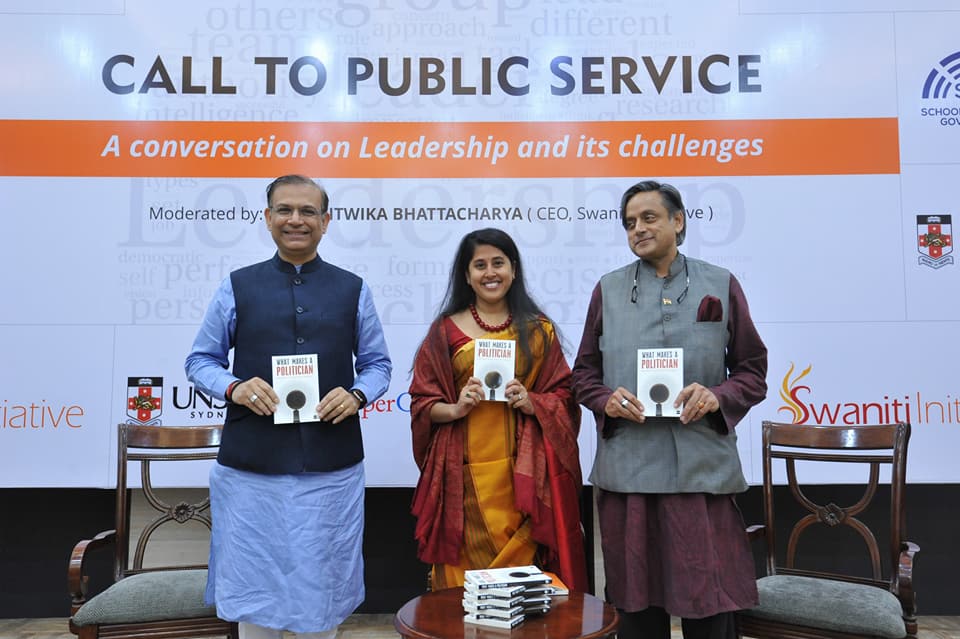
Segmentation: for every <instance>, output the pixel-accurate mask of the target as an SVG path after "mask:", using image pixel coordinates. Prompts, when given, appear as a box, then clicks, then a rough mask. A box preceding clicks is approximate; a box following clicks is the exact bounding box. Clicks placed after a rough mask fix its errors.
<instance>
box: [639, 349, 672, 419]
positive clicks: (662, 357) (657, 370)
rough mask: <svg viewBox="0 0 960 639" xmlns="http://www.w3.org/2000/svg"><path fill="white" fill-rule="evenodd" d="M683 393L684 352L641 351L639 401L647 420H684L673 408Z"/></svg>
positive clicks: (665, 350)
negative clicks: (675, 418) (673, 418)
mask: <svg viewBox="0 0 960 639" xmlns="http://www.w3.org/2000/svg"><path fill="white" fill-rule="evenodd" d="M681 390H683V349H682V348H638V349H637V398H638V399H639V400H640V401H641V402H642V403H643V413H644V415H645V416H647V417H680V412H681V410H682V409H683V407H682V406H679V407H677V408H674V407H673V403H674V402H675V401H676V400H677V395H679V394H680V391H681Z"/></svg>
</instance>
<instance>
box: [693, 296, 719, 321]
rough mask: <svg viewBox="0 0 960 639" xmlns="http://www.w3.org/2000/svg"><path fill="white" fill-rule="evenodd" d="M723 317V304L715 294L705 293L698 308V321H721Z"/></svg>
mask: <svg viewBox="0 0 960 639" xmlns="http://www.w3.org/2000/svg"><path fill="white" fill-rule="evenodd" d="M722 319H723V304H721V303H720V299H719V298H717V297H714V296H713V295H704V296H703V299H702V300H700V308H698V309H697V321H698V322H719V321H720V320H722Z"/></svg>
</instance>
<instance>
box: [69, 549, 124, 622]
mask: <svg viewBox="0 0 960 639" xmlns="http://www.w3.org/2000/svg"><path fill="white" fill-rule="evenodd" d="M116 537H117V531H116V530H105V531H103V532H101V533H98V534H97V536H96V537H94V538H93V539H84V540H82V541H80V542H78V543H77V545H76V546H74V547H73V551H72V552H71V553H70V564H69V565H68V567H67V589H68V590H69V592H70V615H71V616H73V614H74V613H76V612H77V610H79V609H80V606H82V605H83V604H85V603H86V602H87V585H88V583H89V581H90V576H89V575H87V574H86V565H85V564H86V560H87V556H88V555H87V553H88V552H93V551H95V550H99V549H101V548H105V547H108V546H110V545H112V544H114V543H115V542H116Z"/></svg>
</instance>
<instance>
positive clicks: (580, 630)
mask: <svg viewBox="0 0 960 639" xmlns="http://www.w3.org/2000/svg"><path fill="white" fill-rule="evenodd" d="M463 614H464V613H463V588H448V589H446V590H438V591H436V592H428V593H426V594H423V595H420V596H419V597H416V598H414V599H411V600H410V601H408V602H407V603H405V604H404V605H403V607H402V608H401V609H400V610H399V611H398V612H397V614H396V616H395V617H394V618H393V625H394V627H395V628H396V629H397V632H399V633H400V635H401V636H403V637H406V639H495V638H499V639H503V638H504V637H510V639H533V638H534V637H536V638H537V639H541V638H546V639H594V638H600V637H613V636H614V635H615V634H616V632H617V623H618V622H619V618H618V617H617V610H616V608H614V607H613V606H611V605H610V604H608V603H604V602H603V601H602V600H600V599H597V598H596V597H594V596H593V595H588V594H584V593H581V592H571V593H570V594H569V595H566V596H563V597H554V598H553V604H552V605H551V607H550V612H548V613H547V614H545V615H540V616H534V617H527V618H526V619H525V620H524V622H523V623H522V624H520V625H519V626H517V627H516V628H514V629H513V630H504V629H500V628H489V627H487V626H480V625H477V624H470V623H464V622H463Z"/></svg>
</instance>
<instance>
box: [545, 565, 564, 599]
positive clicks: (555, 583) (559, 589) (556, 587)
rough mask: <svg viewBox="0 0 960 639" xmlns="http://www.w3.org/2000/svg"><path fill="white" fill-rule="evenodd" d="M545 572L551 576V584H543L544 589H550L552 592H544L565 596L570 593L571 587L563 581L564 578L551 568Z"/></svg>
mask: <svg viewBox="0 0 960 639" xmlns="http://www.w3.org/2000/svg"><path fill="white" fill-rule="evenodd" d="M543 574H545V575H546V576H547V577H550V585H549V586H542V587H543V588H544V589H546V590H549V591H550V592H547V593H544V594H548V595H556V596H564V595H569V594H570V588H569V587H568V586H567V584H565V583H563V580H562V579H560V577H558V576H557V575H556V574H554V573H552V572H550V571H549V570H544V571H543Z"/></svg>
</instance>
